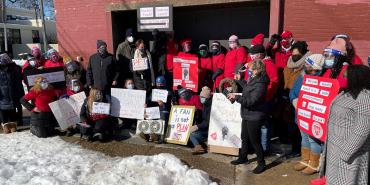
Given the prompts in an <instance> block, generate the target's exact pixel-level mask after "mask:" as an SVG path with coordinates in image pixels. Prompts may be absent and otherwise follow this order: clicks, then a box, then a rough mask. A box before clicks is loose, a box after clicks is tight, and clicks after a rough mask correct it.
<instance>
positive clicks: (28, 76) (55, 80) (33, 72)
mask: <svg viewBox="0 0 370 185" xmlns="http://www.w3.org/2000/svg"><path fill="white" fill-rule="evenodd" d="M23 75H24V77H25V79H24V81H25V84H26V85H27V87H28V89H30V88H31V87H33V86H34V85H35V80H36V78H37V77H39V76H43V77H44V78H46V79H47V80H48V82H49V83H50V84H51V85H53V87H54V88H62V87H65V81H66V80H65V75H64V68H63V67H55V68H47V69H25V70H24V74H23Z"/></svg>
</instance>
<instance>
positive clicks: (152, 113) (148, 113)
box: [145, 107, 161, 119]
mask: <svg viewBox="0 0 370 185" xmlns="http://www.w3.org/2000/svg"><path fill="white" fill-rule="evenodd" d="M159 118H161V113H160V111H159V107H148V108H145V119H159Z"/></svg>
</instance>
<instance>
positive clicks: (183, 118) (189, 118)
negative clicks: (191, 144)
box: [166, 106, 195, 145]
mask: <svg viewBox="0 0 370 185" xmlns="http://www.w3.org/2000/svg"><path fill="white" fill-rule="evenodd" d="M194 113H195V107H194V106H172V108H171V114H170V119H169V120H168V129H167V138H166V142H167V143H174V144H180V145H187V144H188V140H189V137H190V128H191V126H192V125H193V119H194Z"/></svg>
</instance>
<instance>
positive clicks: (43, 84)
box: [40, 82, 49, 90]
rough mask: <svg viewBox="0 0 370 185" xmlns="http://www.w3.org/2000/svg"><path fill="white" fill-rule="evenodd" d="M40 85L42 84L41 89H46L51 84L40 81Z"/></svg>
mask: <svg viewBox="0 0 370 185" xmlns="http://www.w3.org/2000/svg"><path fill="white" fill-rule="evenodd" d="M40 86H41V89H42V90H45V89H47V88H48V87H49V84H48V83H47V82H41V83H40Z"/></svg>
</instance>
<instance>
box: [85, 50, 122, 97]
mask: <svg viewBox="0 0 370 185" xmlns="http://www.w3.org/2000/svg"><path fill="white" fill-rule="evenodd" d="M118 76H119V73H118V66H117V65H116V60H115V59H114V56H113V55H112V54H109V53H108V54H106V56H104V57H103V56H101V55H100V54H99V53H96V54H94V55H92V56H91V57H90V59H89V64H88V66H87V72H86V80H87V84H88V85H89V86H92V87H93V88H96V89H99V90H105V89H108V88H110V87H111V85H112V82H113V81H114V80H117V79H118Z"/></svg>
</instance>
